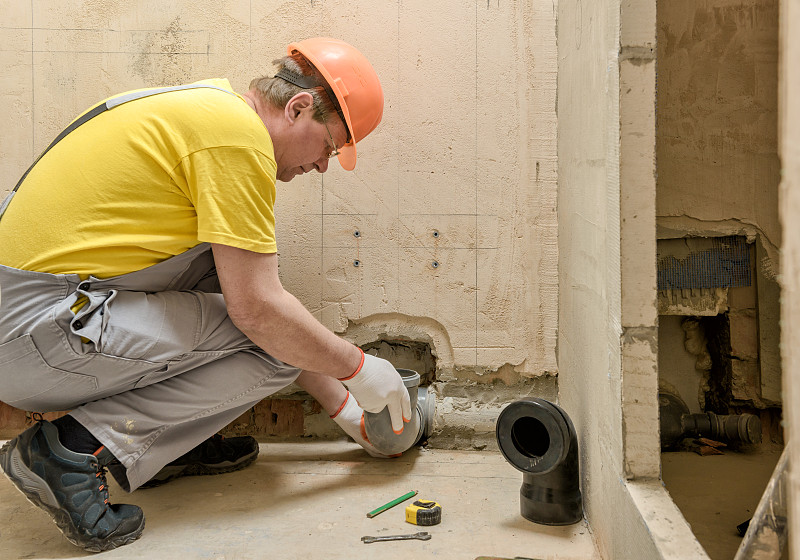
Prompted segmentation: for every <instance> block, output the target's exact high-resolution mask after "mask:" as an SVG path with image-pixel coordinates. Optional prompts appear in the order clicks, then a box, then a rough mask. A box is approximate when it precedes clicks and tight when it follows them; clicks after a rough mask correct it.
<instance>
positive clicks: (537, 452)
mask: <svg viewBox="0 0 800 560" xmlns="http://www.w3.org/2000/svg"><path fill="white" fill-rule="evenodd" d="M511 442H512V443H513V444H514V447H515V448H516V450H517V451H519V452H520V453H521V454H522V455H524V456H526V457H528V458H530V459H539V458H541V457H543V456H544V455H545V453H547V451H548V450H549V449H550V432H548V430H547V427H545V425H544V424H543V423H542V422H541V421H540V420H539V419H537V418H531V417H530V416H523V417H522V418H520V419H518V420H517V421H516V422H514V424H513V425H512V426H511Z"/></svg>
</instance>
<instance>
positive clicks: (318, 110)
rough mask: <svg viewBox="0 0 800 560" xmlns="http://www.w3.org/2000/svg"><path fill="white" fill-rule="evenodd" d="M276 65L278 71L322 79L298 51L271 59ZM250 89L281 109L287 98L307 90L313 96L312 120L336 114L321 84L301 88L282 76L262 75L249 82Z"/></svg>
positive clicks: (319, 119)
mask: <svg viewBox="0 0 800 560" xmlns="http://www.w3.org/2000/svg"><path fill="white" fill-rule="evenodd" d="M272 63H273V64H275V65H276V66H277V67H278V72H280V71H281V70H282V69H284V68H286V69H287V70H289V71H291V72H293V73H295V74H300V75H303V76H314V77H316V78H317V79H318V80H320V81H324V78H323V77H322V75H321V74H320V73H319V71H317V70H316V69H315V68H314V67H313V66H312V65H311V64H310V63H309V62H308V61H307V60H306V59H305V57H304V56H303V55H301V54H300V53H294V54H292V55H289V56H284V57H283V58H279V59H277V60H273V61H272ZM250 89H255V90H257V91H258V92H259V93H260V94H261V96H262V97H263V98H264V101H266V102H267V103H270V104H271V105H273V106H274V107H277V108H279V109H283V108H284V107H286V104H287V103H288V102H289V100H290V99H291V98H292V97H294V96H295V95H297V94H298V93H300V92H301V91H307V92H308V93H310V94H311V95H312V96H313V97H314V105H313V107H314V120H316V121H318V122H323V121H325V120H328V119H329V117H330V115H335V114H336V107H335V106H334V104H333V102H332V101H331V100H330V98H329V97H328V94H327V93H326V92H325V88H324V87H323V86H315V87H311V88H307V89H306V88H301V87H300V86H296V85H294V84H292V83H289V82H287V81H286V80H284V79H283V78H278V77H275V76H263V77H261V78H256V79H255V80H253V81H252V82H250Z"/></svg>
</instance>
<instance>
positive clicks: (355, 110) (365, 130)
mask: <svg viewBox="0 0 800 560" xmlns="http://www.w3.org/2000/svg"><path fill="white" fill-rule="evenodd" d="M286 50H287V53H288V54H290V55H291V54H294V53H295V52H299V53H300V54H302V55H303V56H304V57H305V58H306V60H308V61H309V62H310V63H311V64H313V65H314V67H315V68H316V69H317V70H319V73H320V74H322V77H323V78H325V81H326V82H328V84H327V85H328V86H329V87H330V91H332V92H333V95H334V96H335V97H336V99H335V100H334V99H331V101H333V102H334V103H337V102H338V104H339V107H340V108H341V112H340V113H339V115H340V116H341V117H342V119H343V120H344V123H345V126H347V133H348V139H347V143H346V144H345V145H344V146H343V147H342V148H341V149H340V150H339V164H340V165H341V166H342V168H344V169H346V170H347V171H352V170H353V169H354V168H355V166H356V142H360V141H361V140H362V139H364V137H366V136H367V134H369V133H370V132H372V131H373V130H375V127H377V126H378V123H380V122H381V117H383V89H382V88H381V82H380V80H378V75H377V74H376V73H375V69H374V68H372V65H371V64H370V63H369V61H368V60H367V59H366V58H365V57H364V55H363V54H361V53H360V52H359V51H358V50H357V49H356V48H355V47H353V46H352V45H349V44H347V43H345V42H344V41H340V40H338V39H331V38H329V37H315V38H313V39H305V40H303V41H298V42H296V43H292V44H290V45H289V46H288V47H287V49H286ZM326 89H327V88H326ZM330 91H329V93H330Z"/></svg>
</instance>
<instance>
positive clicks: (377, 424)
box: [364, 368, 436, 455]
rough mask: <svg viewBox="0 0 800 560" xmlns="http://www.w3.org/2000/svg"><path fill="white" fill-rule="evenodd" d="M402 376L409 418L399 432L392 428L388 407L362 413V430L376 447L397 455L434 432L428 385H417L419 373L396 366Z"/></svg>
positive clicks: (434, 398) (434, 400)
mask: <svg viewBox="0 0 800 560" xmlns="http://www.w3.org/2000/svg"><path fill="white" fill-rule="evenodd" d="M397 371H398V372H399V373H400V376H401V377H402V378H403V384H404V385H405V386H406V389H408V396H409V398H410V399H411V421H410V422H408V423H406V424H404V427H403V431H402V432H401V433H399V434H396V433H394V430H392V420H391V417H390V416H389V409H387V408H384V409H383V410H382V411H380V412H378V413H372V412H365V413H364V431H365V432H366V433H367V439H368V440H369V442H370V443H371V444H372V445H373V446H375V449H377V450H378V451H380V452H381V453H383V454H385V455H397V454H398V453H402V452H403V451H406V450H408V449H410V448H411V447H412V446H414V445H416V444H417V443H420V442H421V441H423V440H425V439H427V437H428V436H429V435H430V434H431V432H432V431H433V415H434V413H435V411H436V397H435V396H434V394H433V392H429V391H428V388H427V387H420V386H419V379H420V377H419V374H418V373H417V372H416V371H413V370H410V369H399V368H398V369H397Z"/></svg>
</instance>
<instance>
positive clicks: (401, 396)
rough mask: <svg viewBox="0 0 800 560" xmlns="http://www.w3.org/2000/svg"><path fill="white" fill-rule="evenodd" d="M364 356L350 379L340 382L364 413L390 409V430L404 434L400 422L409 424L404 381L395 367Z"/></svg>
mask: <svg viewBox="0 0 800 560" xmlns="http://www.w3.org/2000/svg"><path fill="white" fill-rule="evenodd" d="M361 355H362V356H363V357H364V358H363V361H362V362H361V365H360V366H359V368H358V369H357V370H356V372H355V373H354V374H353V375H351V376H350V377H346V378H345V379H340V380H339V381H341V382H342V383H344V386H345V387H347V388H348V389H349V390H350V392H351V393H353V396H354V397H355V398H356V400H357V401H358V405H359V406H360V407H361V408H363V409H364V410H365V411H367V412H375V413H378V412H380V411H381V410H383V409H384V407H388V408H389V417H390V418H391V419H392V430H394V433H396V434H399V433H402V432H403V422H410V421H411V399H410V398H409V396H408V389H406V386H405V385H404V384H403V378H402V377H400V374H399V373H398V372H397V370H396V369H394V366H393V365H392V364H390V363H389V362H387V361H386V360H384V359H383V358H378V357H376V356H372V355H370V354H364V352H363V350H362V352H361Z"/></svg>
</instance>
